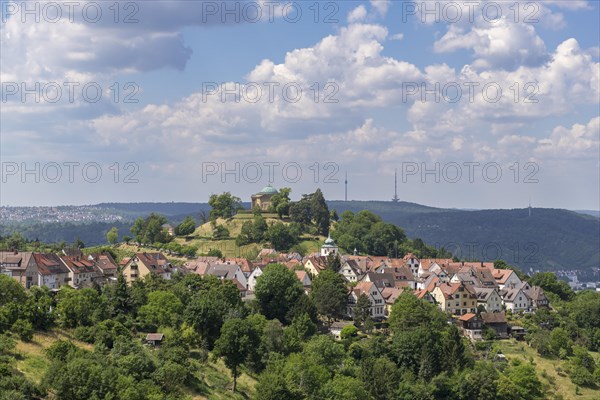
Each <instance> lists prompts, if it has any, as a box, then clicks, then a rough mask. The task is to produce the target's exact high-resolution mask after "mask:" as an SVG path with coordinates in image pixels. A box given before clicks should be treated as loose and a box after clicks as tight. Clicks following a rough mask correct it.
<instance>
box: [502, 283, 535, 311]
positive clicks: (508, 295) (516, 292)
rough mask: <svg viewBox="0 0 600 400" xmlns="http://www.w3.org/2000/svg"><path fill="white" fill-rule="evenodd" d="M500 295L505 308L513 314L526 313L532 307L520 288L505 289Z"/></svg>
mask: <svg viewBox="0 0 600 400" xmlns="http://www.w3.org/2000/svg"><path fill="white" fill-rule="evenodd" d="M499 294H500V297H502V302H503V304H504V306H505V307H506V309H507V310H510V311H511V312H519V311H525V310H529V308H530V307H531V302H530V300H529V297H527V295H526V294H525V292H524V291H523V290H522V289H520V288H505V289H502V290H500V292H499Z"/></svg>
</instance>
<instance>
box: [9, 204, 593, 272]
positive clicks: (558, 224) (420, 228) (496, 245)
mask: <svg viewBox="0 0 600 400" xmlns="http://www.w3.org/2000/svg"><path fill="white" fill-rule="evenodd" d="M328 204H329V208H330V209H335V210H336V211H337V212H338V214H341V213H342V212H344V211H346V210H349V211H353V212H358V211H360V210H369V211H372V212H374V213H376V214H378V215H380V216H381V217H382V218H383V219H384V220H385V221H387V222H391V223H394V224H396V225H398V226H400V227H402V228H403V229H404V230H405V232H406V234H407V235H408V236H409V237H411V238H416V237H419V238H421V239H423V241H424V242H425V243H427V244H429V245H432V246H435V247H438V248H439V247H444V248H446V249H447V250H449V251H451V252H453V253H454V254H455V255H456V256H458V257H459V258H463V259H478V260H479V259H481V260H485V261H489V260H495V259H504V260H505V261H506V262H508V263H509V264H512V265H515V266H518V267H520V268H521V269H523V270H525V271H527V272H531V270H538V269H539V270H560V269H569V270H573V269H580V270H589V269H590V268H594V267H596V268H597V267H600V218H599V217H598V215H599V214H600V213H598V212H596V211H577V212H574V211H568V210H562V209H550V208H533V209H532V210H531V216H529V210H528V209H513V210H456V209H443V208H435V207H428V206H424V205H420V204H416V203H408V202H398V203H393V202H384V201H348V202H345V201H329V202H328ZM244 205H245V206H246V207H249V204H247V203H246V204H244ZM93 207H98V208H106V209H110V210H111V211H112V212H116V213H117V214H119V215H121V216H123V218H124V221H121V222H119V223H118V224H114V223H104V222H97V223H92V224H87V225H82V224H74V223H64V222H63V223H53V224H33V225H29V226H27V229H25V230H24V232H23V233H24V234H25V235H26V236H27V237H28V238H30V239H35V238H38V239H40V240H42V241H47V242H56V241H61V240H65V241H67V242H73V241H74V239H75V237H77V236H79V237H80V238H81V239H82V240H83V241H84V243H86V244H87V245H96V244H102V243H105V241H106V237H105V235H106V232H107V231H108V230H109V229H110V227H111V226H113V225H118V227H119V231H120V233H121V235H124V234H128V233H129V232H128V228H129V226H130V222H132V221H133V220H134V219H135V218H137V217H139V216H145V215H148V214H150V213H152V212H155V213H160V214H163V215H165V216H166V217H167V218H168V219H169V221H170V222H171V223H173V224H175V223H178V222H180V221H181V220H183V218H185V217H186V216H188V215H192V216H193V217H194V218H196V219H197V220H198V219H199V215H200V213H201V212H205V213H206V214H208V212H209V211H210V206H209V205H208V204H207V203H176V202H172V203H102V204H97V205H95V206H93ZM15 228H17V226H15V225H12V224H10V223H8V224H4V223H3V224H2V226H0V234H2V235H6V234H8V233H10V231H12V230H14V229H15Z"/></svg>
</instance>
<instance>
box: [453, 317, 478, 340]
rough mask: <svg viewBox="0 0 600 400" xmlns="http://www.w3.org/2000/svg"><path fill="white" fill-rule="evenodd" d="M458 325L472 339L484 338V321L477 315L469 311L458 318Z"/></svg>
mask: <svg viewBox="0 0 600 400" xmlns="http://www.w3.org/2000/svg"><path fill="white" fill-rule="evenodd" d="M457 323H458V326H459V328H460V329H461V330H462V331H463V333H464V335H465V336H466V337H468V338H469V339H471V340H481V339H482V334H481V333H482V329H483V323H482V321H481V319H479V318H478V317H477V315H475V314H473V313H467V314H464V315H461V316H460V317H459V318H458V321H457Z"/></svg>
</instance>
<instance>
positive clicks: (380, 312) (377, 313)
mask: <svg viewBox="0 0 600 400" xmlns="http://www.w3.org/2000/svg"><path fill="white" fill-rule="evenodd" d="M361 294H365V295H366V296H367V298H368V299H369V303H370V304H371V317H372V318H373V319H382V318H383V317H385V300H384V299H383V296H382V294H381V291H380V290H379V289H378V288H377V286H375V284H374V283H373V282H359V283H358V284H357V285H356V286H355V287H354V288H352V289H351V290H350V294H349V295H348V306H347V310H346V314H347V315H348V317H350V318H354V308H355V307H356V302H357V301H358V298H359V296H360V295H361Z"/></svg>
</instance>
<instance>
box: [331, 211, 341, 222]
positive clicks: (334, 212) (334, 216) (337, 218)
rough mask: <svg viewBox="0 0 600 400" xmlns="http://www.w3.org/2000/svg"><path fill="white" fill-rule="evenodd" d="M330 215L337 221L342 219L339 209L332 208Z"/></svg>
mask: <svg viewBox="0 0 600 400" xmlns="http://www.w3.org/2000/svg"><path fill="white" fill-rule="evenodd" d="M329 217H330V219H331V220H332V221H335V222H337V221H338V220H339V219H340V216H339V215H338V213H337V211H335V210H331V213H330V215H329Z"/></svg>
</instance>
